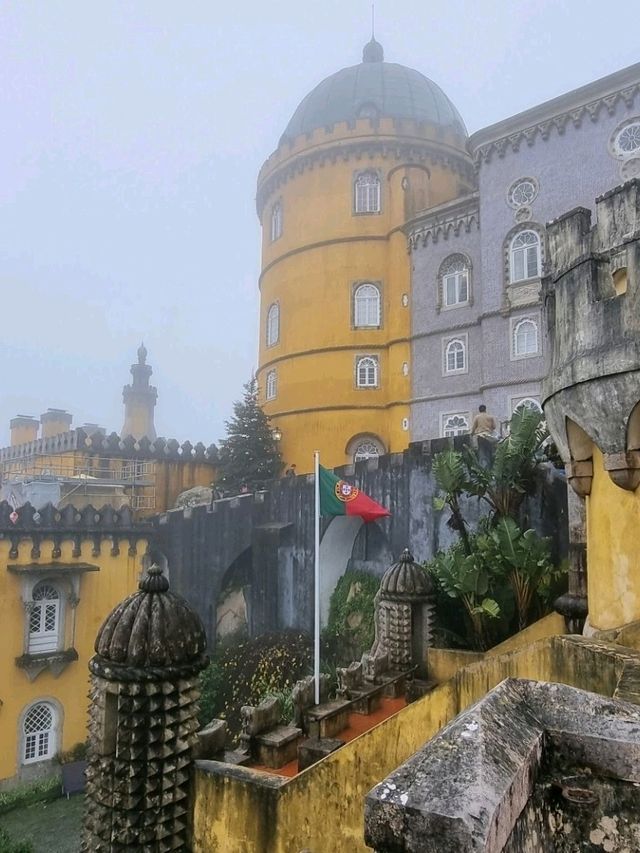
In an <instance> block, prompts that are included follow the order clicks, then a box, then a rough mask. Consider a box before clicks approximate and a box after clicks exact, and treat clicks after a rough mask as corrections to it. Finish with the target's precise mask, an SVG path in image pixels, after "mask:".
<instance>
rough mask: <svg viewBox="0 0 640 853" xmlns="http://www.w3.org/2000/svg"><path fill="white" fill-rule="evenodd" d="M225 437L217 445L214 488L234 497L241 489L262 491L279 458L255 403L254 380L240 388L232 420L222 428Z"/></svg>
mask: <svg viewBox="0 0 640 853" xmlns="http://www.w3.org/2000/svg"><path fill="white" fill-rule="evenodd" d="M225 426H226V429H227V437H226V438H224V439H223V440H222V441H221V442H220V453H219V467H218V471H219V476H218V479H217V481H216V485H217V486H219V487H220V488H221V489H223V490H224V491H226V492H229V493H231V494H238V493H239V492H240V491H242V490H243V489H245V488H246V489H247V490H249V491H254V490H255V489H261V488H264V486H265V485H266V484H267V483H268V482H269V481H270V480H273V479H275V478H276V477H278V476H279V475H280V473H281V471H282V468H283V462H282V456H281V454H280V451H279V450H278V446H277V444H276V442H275V441H274V439H273V436H272V433H271V426H270V424H269V418H268V417H267V416H266V415H265V413H264V412H263V411H262V408H261V406H260V404H259V403H258V382H257V380H256V378H255V377H253V378H252V379H250V380H249V382H247V384H246V385H245V386H244V395H243V398H242V400H239V401H237V402H236V403H234V404H233V417H232V418H231V419H230V420H228V421H227V422H226V424H225Z"/></svg>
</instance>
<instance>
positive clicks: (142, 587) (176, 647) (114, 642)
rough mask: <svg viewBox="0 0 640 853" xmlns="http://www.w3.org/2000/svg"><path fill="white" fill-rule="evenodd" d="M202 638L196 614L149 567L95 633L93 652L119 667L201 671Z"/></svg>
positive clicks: (159, 572) (204, 644) (158, 570)
mask: <svg viewBox="0 0 640 853" xmlns="http://www.w3.org/2000/svg"><path fill="white" fill-rule="evenodd" d="M206 647H207V639H206V635H205V631H204V627H203V625H202V622H201V621H200V617H199V616H198V615H197V613H195V611H194V610H192V608H191V607H190V606H189V604H188V603H187V602H186V601H185V600H184V599H183V598H181V597H180V596H179V595H175V594H174V593H172V592H169V580H168V578H167V577H166V575H164V574H163V572H162V569H161V568H159V567H158V566H156V565H153V566H151V567H150V568H149V570H148V571H147V573H146V574H145V576H144V577H143V578H142V580H141V581H140V584H139V591H138V592H134V593H133V595H130V596H129V597H128V598H125V599H124V601H121V602H120V604H118V605H117V606H116V607H115V608H114V609H113V610H112V611H111V613H110V614H109V615H108V616H107V618H106V619H105V621H104V624H103V625H102V627H101V628H100V630H99V631H98V636H97V637H96V643H95V650H96V653H97V655H98V657H99V659H100V661H101V663H103V664H109V663H111V664H117V665H119V666H120V667H134V668H136V669H137V668H145V667H171V668H174V667H183V666H194V665H195V666H196V668H198V669H201V668H202V665H204V663H206V660H205V657H204V655H205V651H206Z"/></svg>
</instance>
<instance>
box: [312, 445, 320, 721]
mask: <svg viewBox="0 0 640 853" xmlns="http://www.w3.org/2000/svg"><path fill="white" fill-rule="evenodd" d="M313 468H314V480H313V482H314V487H315V497H316V502H315V503H316V507H315V530H314V534H315V562H314V582H315V586H314V589H315V592H314V626H313V627H314V632H313V634H314V636H313V641H314V643H313V645H314V649H313V677H314V678H313V680H314V684H315V703H316V705H319V704H320V452H319V451H318V450H314V451H313Z"/></svg>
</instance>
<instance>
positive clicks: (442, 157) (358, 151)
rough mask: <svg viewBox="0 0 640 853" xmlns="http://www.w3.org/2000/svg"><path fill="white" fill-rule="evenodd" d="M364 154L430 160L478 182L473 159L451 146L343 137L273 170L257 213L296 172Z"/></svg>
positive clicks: (262, 187) (409, 160) (261, 193)
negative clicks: (351, 140)
mask: <svg viewBox="0 0 640 853" xmlns="http://www.w3.org/2000/svg"><path fill="white" fill-rule="evenodd" d="M364 157H382V158H384V159H388V160H395V161H396V162H397V161H400V162H404V163H408V164H410V163H421V164H424V163H429V164H430V165H431V166H443V167H444V168H447V169H451V171H453V172H455V173H456V174H458V175H460V176H461V177H463V178H464V179H465V180H468V181H471V182H473V181H475V174H474V169H473V163H472V161H471V159H470V158H469V157H468V156H467V155H465V154H464V153H463V152H461V151H456V150H455V149H454V148H452V147H450V146H448V145H444V144H439V143H437V142H432V141H427V140H424V141H423V140H420V139H410V140H406V141H401V140H399V139H394V138H392V137H390V138H388V139H378V138H369V139H358V140H356V141H353V142H349V141H344V140H341V141H340V142H336V143H335V144H334V145H326V146H322V147H318V148H314V149H312V150H311V151H305V152H301V153H300V154H298V155H295V156H294V157H292V158H291V159H290V160H287V161H286V162H284V163H283V164H282V165H281V166H279V167H277V168H276V169H274V171H273V172H271V174H269V175H268V177H266V178H265V179H264V180H260V181H259V183H258V193H257V196H256V209H257V211H258V216H259V217H260V218H262V210H263V208H264V206H265V204H266V202H267V199H268V198H269V197H270V196H271V195H272V194H273V193H275V192H277V191H278V189H279V188H280V187H281V186H283V184H286V183H287V182H288V181H290V180H291V179H292V178H294V177H296V175H301V174H302V173H303V172H306V171H307V170H309V169H313V168H315V167H316V166H320V167H322V166H326V165H334V164H335V163H338V162H345V163H346V162H348V161H349V160H354V159H355V160H361V159H362V158H364Z"/></svg>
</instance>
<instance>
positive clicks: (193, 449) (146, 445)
mask: <svg viewBox="0 0 640 853" xmlns="http://www.w3.org/2000/svg"><path fill="white" fill-rule="evenodd" d="M74 451H78V452H85V453H99V454H100V455H101V456H107V457H114V458H118V457H123V456H124V457H126V458H127V459H135V460H137V459H140V460H143V459H149V460H154V461H163V460H167V461H171V462H185V463H186V462H204V463H209V464H211V465H213V464H215V463H216V461H217V458H218V449H217V447H216V446H215V444H211V445H209V447H205V445H204V444H203V443H202V442H198V443H197V444H195V445H194V444H192V443H191V442H190V441H184V442H183V443H182V444H180V443H179V442H178V441H176V439H174V438H170V439H166V438H156V439H154V440H153V441H151V440H150V439H148V438H146V437H145V438H141V439H139V440H136V439H135V438H133V436H131V435H129V436H127V437H126V438H121V437H120V436H119V435H118V433H116V432H112V433H111V434H110V435H105V434H104V432H102V431H100V430H97V431H96V432H94V433H92V434H89V433H88V432H86V431H85V430H84V429H82V428H79V429H74V430H69V431H68V432H63V433H60V434H59V435H54V436H50V437H49V438H39V439H36V440H35V441H28V442H24V443H23V444H18V445H14V446H11V447H3V448H2V449H0V462H12V461H16V460H20V459H28V458H30V457H34V456H56V455H58V454H61V453H71V452H74Z"/></svg>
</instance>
